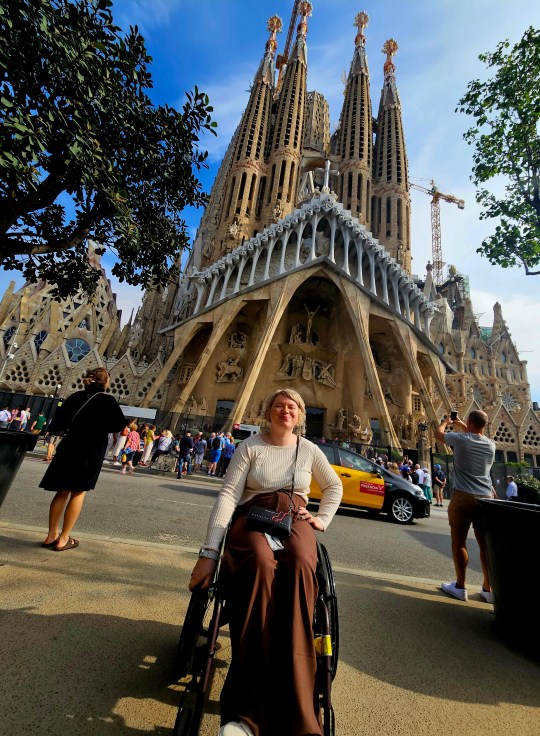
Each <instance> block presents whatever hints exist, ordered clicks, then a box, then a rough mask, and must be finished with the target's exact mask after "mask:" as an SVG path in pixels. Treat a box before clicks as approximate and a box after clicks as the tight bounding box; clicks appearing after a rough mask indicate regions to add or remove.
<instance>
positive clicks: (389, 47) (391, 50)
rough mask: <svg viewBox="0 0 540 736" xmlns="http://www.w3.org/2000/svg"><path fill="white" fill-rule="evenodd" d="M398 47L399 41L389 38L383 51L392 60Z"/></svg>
mask: <svg viewBox="0 0 540 736" xmlns="http://www.w3.org/2000/svg"><path fill="white" fill-rule="evenodd" d="M398 48H399V46H398V42H397V41H396V40H395V39H394V38H389V39H388V41H385V42H384V46H383V47H382V52H383V54H386V55H387V57H388V59H387V61H390V59H391V57H392V56H394V55H395V54H396V52H397V50H398Z"/></svg>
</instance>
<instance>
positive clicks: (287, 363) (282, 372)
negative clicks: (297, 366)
mask: <svg viewBox="0 0 540 736" xmlns="http://www.w3.org/2000/svg"><path fill="white" fill-rule="evenodd" d="M292 357H293V356H292V355H291V354H290V353H287V355H286V356H285V357H284V358H283V363H282V364H281V366H280V369H279V371H278V372H277V373H276V377H280V378H281V377H283V378H288V377H289V376H290V370H291V366H292Z"/></svg>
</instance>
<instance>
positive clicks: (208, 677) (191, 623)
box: [173, 541, 339, 736]
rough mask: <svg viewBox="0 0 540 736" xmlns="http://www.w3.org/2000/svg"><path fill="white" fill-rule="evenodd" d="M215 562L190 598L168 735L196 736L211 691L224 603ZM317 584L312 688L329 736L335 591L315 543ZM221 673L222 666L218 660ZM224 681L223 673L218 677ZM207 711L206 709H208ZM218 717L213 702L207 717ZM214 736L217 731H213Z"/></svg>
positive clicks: (323, 549) (327, 562) (336, 648)
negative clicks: (211, 576)
mask: <svg viewBox="0 0 540 736" xmlns="http://www.w3.org/2000/svg"><path fill="white" fill-rule="evenodd" d="M219 566H220V565H219V563H218V567H217V569H216V573H215V576H214V580H213V582H212V585H211V586H210V587H209V588H207V589H205V590H201V589H196V590H194V591H193V593H192V594H191V599H190V602H189V606H188V610H187V613H186V617H185V619H184V625H183V627H182V633H181V636H180V641H179V642H178V649H177V653H176V659H175V665H174V668H175V671H174V678H175V680H176V682H177V684H178V685H180V686H181V690H182V694H181V702H180V706H179V708H178V714H177V717H176V721H175V724H174V729H173V736H199V732H200V728H201V721H202V719H203V715H204V714H205V710H207V708H208V706H209V705H211V704H210V703H209V697H208V696H209V692H210V689H211V688H213V689H214V690H215V682H214V681H213V680H214V676H215V674H216V664H218V662H216V654H217V653H219V651H220V646H219V643H218V636H219V633H220V628H222V627H224V626H225V625H226V624H227V601H226V596H225V591H224V589H223V586H222V584H221V583H220V578H219ZM316 575H317V582H318V587H319V591H318V594H317V601H316V603H315V614H314V620H313V637H314V643H315V652H316V655H317V687H318V694H319V703H320V707H321V711H322V717H323V734H324V736H335V717H334V710H333V707H332V698H331V690H332V681H333V680H334V677H335V675H336V671H337V664H338V656H339V623H338V606H337V597H336V587H335V580H334V574H333V571H332V566H331V564H330V558H329V556H328V552H327V551H326V547H324V545H322V544H321V543H320V542H318V541H317V569H316ZM219 664H220V665H221V668H222V669H225V667H226V664H224V663H223V662H222V661H221V662H219ZM221 679H222V680H223V681H224V675H223V674H222V675H221ZM209 712H211V711H209ZM218 713H219V708H218V703H217V701H215V702H214V704H213V714H214V716H215V717H217V715H218ZM214 733H217V728H215V729H214Z"/></svg>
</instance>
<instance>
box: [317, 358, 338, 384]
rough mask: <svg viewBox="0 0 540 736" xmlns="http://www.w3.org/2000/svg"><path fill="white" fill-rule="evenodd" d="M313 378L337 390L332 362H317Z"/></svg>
mask: <svg viewBox="0 0 540 736" xmlns="http://www.w3.org/2000/svg"><path fill="white" fill-rule="evenodd" d="M317 369H318V370H317ZM313 377H314V378H315V380H316V381H319V382H320V383H324V385H325V386H329V387H330V388H337V383H336V381H335V379H334V366H333V365H332V363H331V362H327V363H323V362H321V361H315V363H314V376H313Z"/></svg>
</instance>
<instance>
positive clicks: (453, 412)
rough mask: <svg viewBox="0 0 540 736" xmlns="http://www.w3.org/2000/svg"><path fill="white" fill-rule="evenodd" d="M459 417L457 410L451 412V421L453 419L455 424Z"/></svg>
mask: <svg viewBox="0 0 540 736" xmlns="http://www.w3.org/2000/svg"><path fill="white" fill-rule="evenodd" d="M457 415H458V413H457V411H456V410H454V411H451V412H450V419H451V420H452V421H453V422H455V420H456V419H457Z"/></svg>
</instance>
